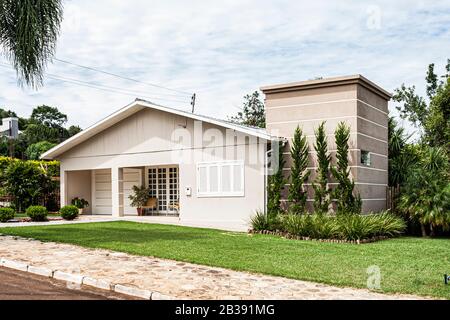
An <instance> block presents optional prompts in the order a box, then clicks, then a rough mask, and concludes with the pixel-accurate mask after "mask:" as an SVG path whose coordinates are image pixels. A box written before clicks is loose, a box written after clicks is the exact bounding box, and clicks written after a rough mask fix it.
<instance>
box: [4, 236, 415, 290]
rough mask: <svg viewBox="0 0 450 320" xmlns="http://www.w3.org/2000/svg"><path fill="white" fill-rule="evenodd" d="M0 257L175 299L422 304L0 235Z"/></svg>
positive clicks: (277, 278)
mask: <svg viewBox="0 0 450 320" xmlns="http://www.w3.org/2000/svg"><path fill="white" fill-rule="evenodd" d="M0 258H4V259H10V260H16V261H22V262H26V263H27V264H30V265H33V266H37V267H46V268H50V269H57V270H60V271H64V272H70V273H76V274H83V275H86V276H89V277H92V278H97V279H102V280H106V281H110V282H112V283H114V284H122V285H128V286H134V287H136V288H140V289H147V290H156V291H158V292H161V293H162V294H166V295H169V296H174V297H177V298H180V299H421V297H417V296H410V295H386V294H379V293H375V292H370V291H369V290H364V289H352V288H337V287H332V286H328V285H322V284H316V283H312V282H307V281H299V280H292V279H286V278H281V277H272V276H266V275H259V274H250V273H246V272H237V271H231V270H227V269H222V268H214V267H207V266H200V265H195V264H191V263H183V262H177V261H172V260H165V259H158V258H152V257H141V256H134V255H130V254H125V253H120V252H113V251H108V250H94V249H86V248H82V247H78V246H74V245H69V244H59V243H54V242H41V241H37V240H28V239H22V238H16V237H12V236H0Z"/></svg>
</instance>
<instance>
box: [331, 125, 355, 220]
mask: <svg viewBox="0 0 450 320" xmlns="http://www.w3.org/2000/svg"><path fill="white" fill-rule="evenodd" d="M334 135H335V140H336V148H337V151H336V159H337V165H336V166H332V167H331V172H332V173H333V176H334V178H335V179H336V180H337V182H338V185H337V186H336V188H335V189H334V190H333V193H332V194H333V196H334V198H335V199H336V206H337V208H336V213H337V214H359V213H361V206H362V201H361V197H360V196H359V194H356V195H355V191H354V189H355V182H354V181H353V180H351V179H350V169H349V165H348V149H349V146H348V140H349V139H350V127H348V126H347V125H346V124H345V122H340V123H339V124H338V126H337V128H336V130H335V132H334Z"/></svg>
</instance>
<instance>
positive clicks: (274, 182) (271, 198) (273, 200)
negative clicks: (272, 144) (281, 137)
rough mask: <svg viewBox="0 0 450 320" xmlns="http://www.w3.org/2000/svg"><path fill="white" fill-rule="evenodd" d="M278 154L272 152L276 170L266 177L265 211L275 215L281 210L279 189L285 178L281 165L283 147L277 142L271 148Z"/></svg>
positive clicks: (282, 165) (282, 186)
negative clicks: (275, 146) (274, 147)
mask: <svg viewBox="0 0 450 320" xmlns="http://www.w3.org/2000/svg"><path fill="white" fill-rule="evenodd" d="M272 152H276V153H277V154H278V156H274V154H272V159H274V160H275V161H278V163H277V165H278V167H277V170H276V171H275V172H272V174H271V175H269V176H268V177H267V198H268V199H267V213H268V214H269V215H277V214H278V213H280V212H281V191H282V190H283V189H284V185H285V182H286V179H285V178H284V176H283V167H284V164H285V161H284V158H283V147H282V145H281V143H278V145H277V148H276V149H275V150H272Z"/></svg>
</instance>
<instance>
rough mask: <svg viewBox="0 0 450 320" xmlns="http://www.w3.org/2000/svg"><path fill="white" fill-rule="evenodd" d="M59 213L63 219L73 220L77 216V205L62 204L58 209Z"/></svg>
mask: <svg viewBox="0 0 450 320" xmlns="http://www.w3.org/2000/svg"><path fill="white" fill-rule="evenodd" d="M59 213H60V214H61V217H62V218H63V219H64V220H74V219H76V218H77V217H78V207H76V206H73V205H72V206H64V207H62V208H61V209H60V210H59Z"/></svg>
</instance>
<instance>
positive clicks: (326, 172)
mask: <svg viewBox="0 0 450 320" xmlns="http://www.w3.org/2000/svg"><path fill="white" fill-rule="evenodd" d="M314 133H315V138H316V142H315V143H314V150H315V151H316V157H317V169H316V179H315V181H314V183H313V188H314V209H315V211H316V212H319V213H326V212H328V208H329V206H330V203H331V200H330V189H329V187H328V179H329V176H330V163H331V156H330V154H329V152H328V143H327V135H326V132H325V121H324V122H322V123H321V124H320V126H319V127H318V128H317V129H316V130H315V132H314Z"/></svg>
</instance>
